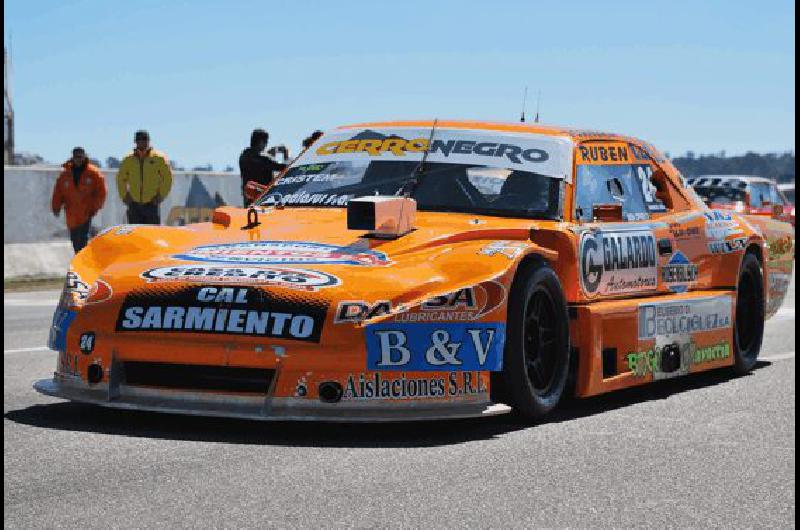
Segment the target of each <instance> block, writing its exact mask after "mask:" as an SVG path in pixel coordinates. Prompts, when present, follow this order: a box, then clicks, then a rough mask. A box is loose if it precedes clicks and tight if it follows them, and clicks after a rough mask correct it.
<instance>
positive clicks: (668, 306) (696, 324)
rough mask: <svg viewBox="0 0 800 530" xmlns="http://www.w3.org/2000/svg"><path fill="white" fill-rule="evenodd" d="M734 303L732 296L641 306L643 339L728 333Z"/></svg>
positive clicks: (640, 319)
mask: <svg viewBox="0 0 800 530" xmlns="http://www.w3.org/2000/svg"><path fill="white" fill-rule="evenodd" d="M732 307H733V302H732V300H731V297H730V296H729V295H725V296H713V297H709V298H697V299H691V300H675V301H671V302H656V303H647V304H641V305H640V306H639V339H640V340H651V339H658V338H669V337H676V336H684V337H685V336H691V335H694V334H695V333H700V332H703V331H714V330H719V329H728V328H730V327H731V325H732V318H731V315H732V313H731V310H732Z"/></svg>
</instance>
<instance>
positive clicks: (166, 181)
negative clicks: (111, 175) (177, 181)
mask: <svg viewBox="0 0 800 530" xmlns="http://www.w3.org/2000/svg"><path fill="white" fill-rule="evenodd" d="M134 142H135V143H136V148H135V149H134V150H133V152H132V153H131V154H129V155H128V156H126V157H125V158H124V159H123V160H122V163H121V164H120V166H119V171H118V172H117V191H119V198H120V199H122V202H124V203H125V204H126V205H127V206H128V222H129V223H132V224H151V225H157V224H161V215H160V213H159V211H158V205H159V204H161V202H162V201H163V200H164V199H165V198H166V197H167V195H169V190H170V189H171V188H172V170H171V169H170V167H169V161H168V160H167V157H166V155H164V154H163V153H160V152H158V151H156V150H155V149H153V148H152V147H150V134H149V133H148V132H147V131H136V134H135V135H134Z"/></svg>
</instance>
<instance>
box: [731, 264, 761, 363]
mask: <svg viewBox="0 0 800 530" xmlns="http://www.w3.org/2000/svg"><path fill="white" fill-rule="evenodd" d="M765 304H766V301H765V299H764V273H763V271H762V269H761V263H759V261H758V258H757V257H756V256H755V255H754V254H752V253H749V252H748V253H747V254H745V255H744V259H742V266H741V267H740V268H739V280H738V283H737V284H736V316H735V319H734V326H733V357H734V366H733V367H734V370H735V371H736V373H737V374H746V373H747V372H749V371H750V370H752V369H753V367H754V366H755V365H756V360H757V359H758V354H759V352H760V351H761V342H762V341H763V339H764V316H765V311H766V308H765Z"/></svg>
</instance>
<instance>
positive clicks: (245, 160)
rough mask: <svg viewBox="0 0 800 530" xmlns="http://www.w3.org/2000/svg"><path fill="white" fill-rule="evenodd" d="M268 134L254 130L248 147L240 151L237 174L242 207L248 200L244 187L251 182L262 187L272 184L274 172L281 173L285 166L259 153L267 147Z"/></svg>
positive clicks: (246, 204)
mask: <svg viewBox="0 0 800 530" xmlns="http://www.w3.org/2000/svg"><path fill="white" fill-rule="evenodd" d="M268 141H269V134H267V131H265V130H264V129H256V130H254V131H253V134H252V135H250V147H248V148H247V149H245V150H244V151H242V154H241V155H240V156H239V172H240V174H241V175H242V197H244V205H245V206H249V205H250V200H249V199H248V198H247V196H246V195H245V193H244V187H245V186H246V185H247V183H248V182H250V181H251V180H253V181H255V182H258V183H259V184H263V185H264V186H266V185H268V184H270V183H271V182H272V178H273V174H274V172H275V171H283V170H284V169H286V164H281V163H279V162H276V161H274V160H273V159H271V158H270V157H268V156H264V155H262V154H261V153H262V152H263V151H264V149H265V148H266V147H267V142H268Z"/></svg>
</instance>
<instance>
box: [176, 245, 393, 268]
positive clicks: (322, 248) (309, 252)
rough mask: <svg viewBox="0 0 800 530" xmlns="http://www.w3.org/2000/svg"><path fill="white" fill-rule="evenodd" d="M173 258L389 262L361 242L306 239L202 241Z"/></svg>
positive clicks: (240, 261) (265, 262)
mask: <svg viewBox="0 0 800 530" xmlns="http://www.w3.org/2000/svg"><path fill="white" fill-rule="evenodd" d="M173 258H175V259H182V260H186V261H204V262H215V263H235V264H238V265H276V264H277V265H283V264H298V263H299V264H304V265H306V264H323V265H327V264H338V265H360V266H366V267H370V266H381V265H388V264H389V263H391V261H389V259H388V258H387V257H386V254H384V253H383V252H378V251H376V250H370V249H368V248H363V247H362V246H360V245H359V246H349V247H342V246H338V245H326V244H323V243H312V242H309V241H250V242H243V243H227V244H221V245H205V246H201V247H195V248H193V249H190V250H187V251H186V252H184V253H183V254H176V255H175V256H173Z"/></svg>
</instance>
